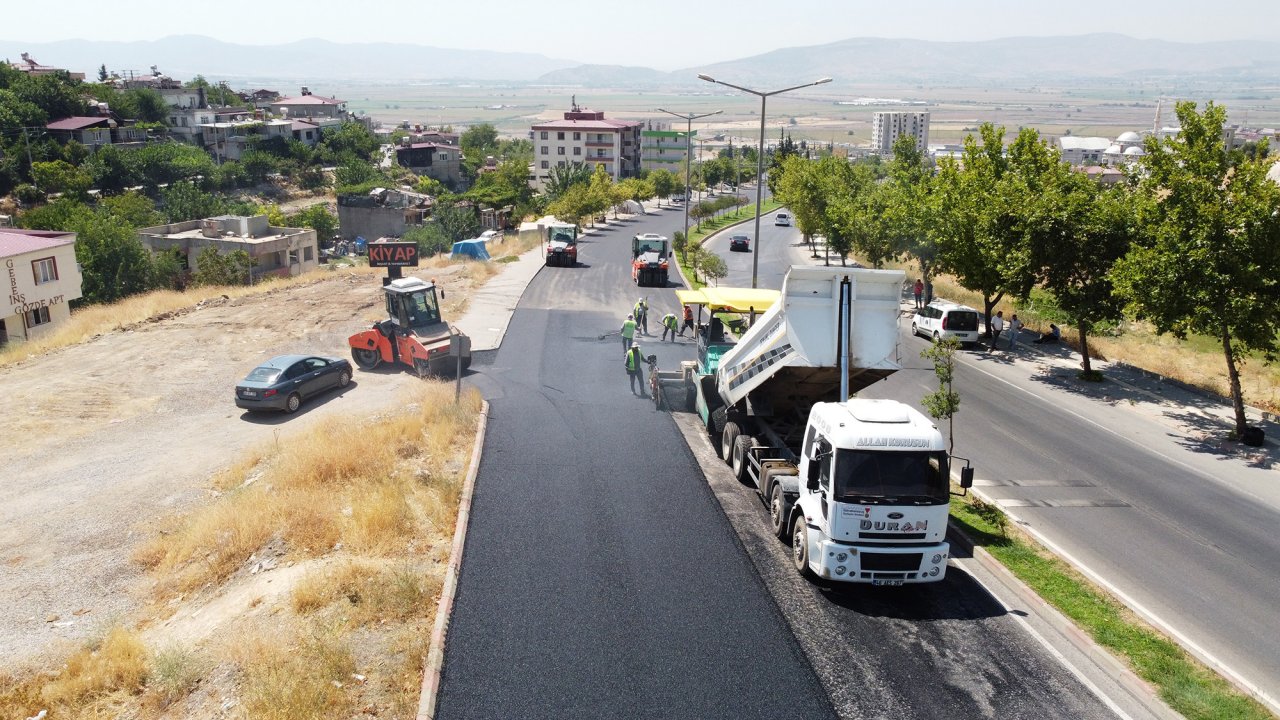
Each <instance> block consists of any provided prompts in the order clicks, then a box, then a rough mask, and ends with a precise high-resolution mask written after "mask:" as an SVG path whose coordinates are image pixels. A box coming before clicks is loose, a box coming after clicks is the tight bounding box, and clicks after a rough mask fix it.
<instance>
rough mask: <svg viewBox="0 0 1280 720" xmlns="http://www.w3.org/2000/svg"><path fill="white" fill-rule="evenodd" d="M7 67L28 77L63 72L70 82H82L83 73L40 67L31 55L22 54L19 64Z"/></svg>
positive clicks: (10, 64)
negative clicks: (69, 78)
mask: <svg viewBox="0 0 1280 720" xmlns="http://www.w3.org/2000/svg"><path fill="white" fill-rule="evenodd" d="M9 67H11V68H13V69H14V70H17V71H18V72H24V73H27V74H28V75H53V74H54V73H60V72H65V73H67V75H69V76H70V77H71V79H72V80H83V79H84V73H78V72H70V71H68V70H64V69H62V68H58V67H53V66H51V65H41V64H40V63H38V62H36V61H35V58H33V57H31V53H22V60H21V61H19V62H14V63H9Z"/></svg>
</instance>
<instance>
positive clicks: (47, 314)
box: [0, 228, 82, 345]
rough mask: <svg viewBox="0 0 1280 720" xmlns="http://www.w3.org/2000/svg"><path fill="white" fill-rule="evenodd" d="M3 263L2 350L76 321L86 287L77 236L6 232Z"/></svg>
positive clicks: (0, 245) (0, 251)
mask: <svg viewBox="0 0 1280 720" xmlns="http://www.w3.org/2000/svg"><path fill="white" fill-rule="evenodd" d="M0 263H4V287H5V297H6V299H5V304H4V305H3V306H0V345H4V344H5V343H8V342H20V341H24V340H29V339H32V338H36V337H39V336H40V335H43V334H45V333H48V332H50V331H51V330H53V329H54V328H56V327H57V326H58V325H59V324H60V323H63V322H66V320H67V319H69V318H70V317H71V305H70V303H71V301H72V300H75V299H77V298H79V297H81V290H80V285H81V282H82V277H81V275H80V265H79V264H78V263H77V262H76V234H75V233H69V232H61V231H57V230H19V229H16V228H0Z"/></svg>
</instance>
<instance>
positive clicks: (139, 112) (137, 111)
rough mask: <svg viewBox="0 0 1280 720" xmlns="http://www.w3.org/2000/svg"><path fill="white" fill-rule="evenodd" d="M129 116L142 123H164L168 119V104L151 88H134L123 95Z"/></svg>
mask: <svg viewBox="0 0 1280 720" xmlns="http://www.w3.org/2000/svg"><path fill="white" fill-rule="evenodd" d="M124 95H125V97H126V98H127V99H128V107H129V116H130V117H132V118H133V119H136V120H141V121H143V122H164V121H165V119H166V118H168V117H169V103H168V102H166V101H165V99H164V96H163V95H161V94H160V93H159V92H156V91H155V90H152V89H151V88H135V89H133V90H127V91H125V93H124Z"/></svg>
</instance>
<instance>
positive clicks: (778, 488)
mask: <svg viewBox="0 0 1280 720" xmlns="http://www.w3.org/2000/svg"><path fill="white" fill-rule="evenodd" d="M790 516H791V503H789V502H787V496H786V494H785V493H783V492H782V484H781V483H775V484H774V486H773V492H772V493H770V496H769V526H770V527H771V528H772V529H773V535H774V537H776V538H778V539H779V540H782V541H786V539H787V518H788V517H790Z"/></svg>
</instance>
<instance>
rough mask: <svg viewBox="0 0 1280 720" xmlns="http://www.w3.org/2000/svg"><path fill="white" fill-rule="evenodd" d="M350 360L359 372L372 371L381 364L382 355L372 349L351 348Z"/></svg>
mask: <svg viewBox="0 0 1280 720" xmlns="http://www.w3.org/2000/svg"><path fill="white" fill-rule="evenodd" d="M351 359H352V360H355V361H356V365H358V366H359V367H360V369H361V370H372V369H374V368H376V367H378V365H379V364H381V363H382V355H381V354H379V353H378V351H377V350H374V349H372V348H370V349H365V348H351Z"/></svg>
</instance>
